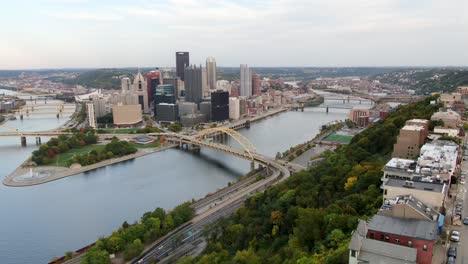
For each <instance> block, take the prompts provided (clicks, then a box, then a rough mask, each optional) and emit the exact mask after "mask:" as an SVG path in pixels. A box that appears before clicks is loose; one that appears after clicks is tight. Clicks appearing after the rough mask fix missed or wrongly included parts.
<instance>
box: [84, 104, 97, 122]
mask: <svg viewBox="0 0 468 264" xmlns="http://www.w3.org/2000/svg"><path fill="white" fill-rule="evenodd" d="M86 110H87V112H88V125H89V126H90V127H92V128H96V114H95V112H94V103H92V102H89V103H87V104H86Z"/></svg>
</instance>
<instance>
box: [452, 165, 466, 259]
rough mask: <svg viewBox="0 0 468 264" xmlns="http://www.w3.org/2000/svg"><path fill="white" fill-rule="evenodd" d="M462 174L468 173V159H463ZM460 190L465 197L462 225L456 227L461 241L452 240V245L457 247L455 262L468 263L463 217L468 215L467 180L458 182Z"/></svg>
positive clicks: (461, 195)
mask: <svg viewBox="0 0 468 264" xmlns="http://www.w3.org/2000/svg"><path fill="white" fill-rule="evenodd" d="M461 168H462V174H464V173H468V161H465V160H464V161H462V166H461ZM458 185H459V186H458V192H459V194H460V196H459V197H463V211H462V226H460V227H457V228H454V229H455V230H458V231H460V242H452V243H451V244H452V245H456V247H457V258H456V259H455V263H457V264H463V263H468V250H466V247H467V245H468V244H466V245H465V241H467V239H468V226H467V225H464V224H463V217H466V216H468V200H467V195H466V187H467V185H466V180H465V184H463V185H462V184H461V183H458Z"/></svg>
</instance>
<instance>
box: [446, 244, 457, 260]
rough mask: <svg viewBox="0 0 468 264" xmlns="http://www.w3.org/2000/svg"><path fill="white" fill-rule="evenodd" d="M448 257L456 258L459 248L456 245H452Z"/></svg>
mask: <svg viewBox="0 0 468 264" xmlns="http://www.w3.org/2000/svg"><path fill="white" fill-rule="evenodd" d="M447 257H449V258H450V257H452V258H456V257H457V248H456V247H455V246H451V247H450V248H449V250H448V251H447Z"/></svg>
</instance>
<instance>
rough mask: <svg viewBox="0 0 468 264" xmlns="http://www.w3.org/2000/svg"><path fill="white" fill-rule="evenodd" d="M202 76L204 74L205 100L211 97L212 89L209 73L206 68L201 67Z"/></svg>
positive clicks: (203, 89)
mask: <svg viewBox="0 0 468 264" xmlns="http://www.w3.org/2000/svg"><path fill="white" fill-rule="evenodd" d="M200 68H201V74H202V76H201V77H202V96H203V98H207V97H210V88H209V87H208V73H207V71H206V68H203V67H201V65H200Z"/></svg>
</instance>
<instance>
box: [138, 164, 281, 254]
mask: <svg viewBox="0 0 468 264" xmlns="http://www.w3.org/2000/svg"><path fill="white" fill-rule="evenodd" d="M272 163H273V164H272V166H273V168H272V170H273V174H272V175H271V176H269V177H267V178H265V179H263V180H260V181H257V182H254V183H252V184H250V185H246V186H245V187H244V188H242V189H237V190H236V191H234V192H229V194H226V195H227V197H226V198H223V199H222V202H220V203H216V205H214V206H213V205H212V206H213V207H210V208H209V209H207V210H206V211H204V212H203V213H201V214H199V215H197V216H196V217H195V218H194V219H193V220H192V221H191V222H190V224H189V225H188V226H184V227H183V228H182V229H181V230H178V231H176V232H172V233H170V234H169V235H166V236H165V237H163V238H162V239H160V240H159V241H158V242H156V243H155V244H153V245H152V246H151V248H150V249H147V250H146V251H145V252H144V253H143V254H142V256H140V257H139V258H137V259H136V260H134V261H133V262H132V263H149V261H150V260H157V261H159V260H161V259H163V258H165V257H167V256H169V255H171V254H172V253H173V252H174V251H175V250H177V249H178V248H180V247H183V246H185V245H187V244H188V243H191V242H192V241H194V240H195V239H197V238H199V237H200V236H201V235H202V230H203V228H204V226H206V225H207V224H209V223H212V222H214V221H215V220H217V219H219V218H221V217H226V216H229V215H230V214H232V213H233V212H234V211H235V210H236V209H237V208H239V207H240V206H241V205H242V204H243V203H244V201H245V199H247V197H249V196H250V195H252V194H255V193H257V192H262V191H264V190H265V189H266V188H268V187H269V186H271V185H273V184H276V183H278V182H281V181H283V180H285V179H286V178H288V177H289V175H290V172H289V170H288V169H287V168H285V167H283V166H281V165H280V164H278V163H274V162H272Z"/></svg>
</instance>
